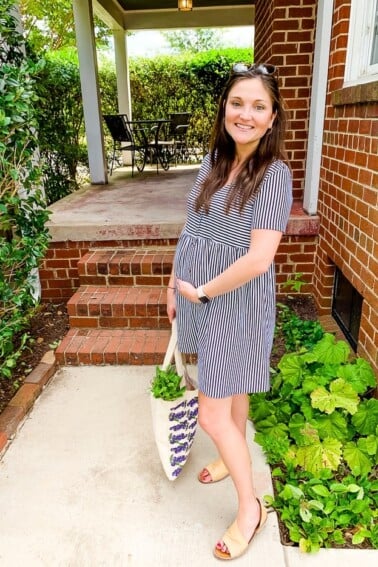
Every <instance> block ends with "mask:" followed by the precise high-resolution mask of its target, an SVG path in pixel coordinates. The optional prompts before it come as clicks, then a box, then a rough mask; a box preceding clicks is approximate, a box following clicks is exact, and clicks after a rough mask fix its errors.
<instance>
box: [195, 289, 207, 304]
mask: <svg viewBox="0 0 378 567" xmlns="http://www.w3.org/2000/svg"><path fill="white" fill-rule="evenodd" d="M197 297H198V299H199V300H200V302H201V303H209V301H210V297H208V296H207V295H206V293H205V292H204V291H203V287H202V285H200V286H198V287H197Z"/></svg>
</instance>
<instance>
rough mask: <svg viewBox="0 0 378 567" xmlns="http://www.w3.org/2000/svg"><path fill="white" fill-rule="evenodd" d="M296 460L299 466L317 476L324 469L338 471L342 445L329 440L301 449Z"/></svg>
mask: <svg viewBox="0 0 378 567" xmlns="http://www.w3.org/2000/svg"><path fill="white" fill-rule="evenodd" d="M296 459H297V464H298V465H299V466H301V467H302V468H303V469H305V470H306V471H309V472H311V473H313V474H315V475H316V474H317V473H319V471H321V470H322V469H323V468H329V469H331V470H336V469H337V468H338V466H339V464H340V461H341V443H340V441H337V439H330V438H327V439H325V440H324V441H323V442H321V441H317V442H314V443H313V444H312V445H307V446H305V447H299V448H298V450H297V455H296Z"/></svg>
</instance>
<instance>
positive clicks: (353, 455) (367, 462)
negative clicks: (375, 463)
mask: <svg viewBox="0 0 378 567" xmlns="http://www.w3.org/2000/svg"><path fill="white" fill-rule="evenodd" d="M343 457H344V459H345V462H346V463H347V465H348V466H349V468H350V469H351V471H352V473H353V474H354V475H356V476H359V475H364V474H369V472H370V471H371V469H372V461H371V459H370V458H369V456H368V455H366V453H364V452H363V451H361V449H360V448H359V447H357V445H356V444H355V443H353V441H350V442H349V443H347V444H346V445H345V448H344V453H343Z"/></svg>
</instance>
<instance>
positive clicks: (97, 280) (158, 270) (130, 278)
mask: <svg viewBox="0 0 378 567" xmlns="http://www.w3.org/2000/svg"><path fill="white" fill-rule="evenodd" d="M173 256H174V248H172V247H161V248H137V249H131V248H123V249H114V248H113V249H111V250H108V249H106V250H104V249H101V250H100V249H98V250H91V251H89V252H88V253H87V254H85V256H83V257H82V258H81V259H80V260H79V262H78V265H77V266H78V273H79V278H80V284H81V285H101V286H103V285H108V286H112V285H115V286H119V285H125V286H130V287H134V286H163V285H167V283H168V280H169V276H170V273H171V270H172V262H173Z"/></svg>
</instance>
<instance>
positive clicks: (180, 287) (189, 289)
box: [176, 280, 201, 303]
mask: <svg viewBox="0 0 378 567" xmlns="http://www.w3.org/2000/svg"><path fill="white" fill-rule="evenodd" d="M176 288H177V293H179V294H180V295H182V296H183V297H185V299H188V300H189V301H191V302H192V303H201V302H200V300H199V299H198V295H197V288H195V287H194V285H192V284H191V283H189V282H184V281H183V280H176Z"/></svg>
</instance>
